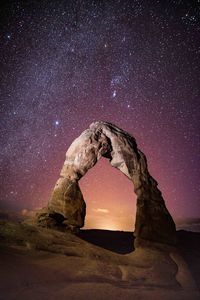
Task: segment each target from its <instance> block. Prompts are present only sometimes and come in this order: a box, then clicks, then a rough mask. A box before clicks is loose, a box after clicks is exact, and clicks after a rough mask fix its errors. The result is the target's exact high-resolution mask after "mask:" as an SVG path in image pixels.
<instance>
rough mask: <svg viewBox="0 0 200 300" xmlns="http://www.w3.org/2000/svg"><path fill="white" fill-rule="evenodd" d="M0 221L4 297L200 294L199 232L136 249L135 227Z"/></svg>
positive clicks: (0, 287) (7, 299) (169, 296)
mask: <svg viewBox="0 0 200 300" xmlns="http://www.w3.org/2000/svg"><path fill="white" fill-rule="evenodd" d="M0 225H1V226H0V278H1V280H0V299H1V300H11V299H12V300H14V299H20V300H23V299H29V300H32V299H34V300H37V299H38V300H39V299H43V300H45V299H48V300H51V299H52V300H53V299H59V300H62V299H63V300H64V299H101V300H102V299H105V300H106V299H141V300H142V299H145V300H146V299H155V300H156V299H162V300H165V299H166V300H168V299H173V300H176V299H180V300H184V299H185V300H189V299H190V300H195V299H200V298H199V291H198V288H197V287H198V286H199V283H200V282H199V275H200V267H199V265H200V264H199V263H200V254H199V253H200V251H199V250H200V249H199V248H200V246H199V245H200V243H199V241H200V234H199V233H189V232H185V231H180V232H179V233H178V236H179V245H178V248H173V247H168V246H163V245H161V244H157V245H155V243H154V244H153V245H152V244H151V243H149V244H146V243H144V245H143V246H142V245H141V246H140V247H138V248H136V250H135V251H132V250H133V249H131V247H132V246H131V247H130V243H131V239H132V237H131V233H123V232H109V231H99V230H93V231H82V232H81V233H80V234H79V236H75V235H72V234H70V233H69V232H59V231H55V230H51V229H44V228H39V227H35V226H33V225H29V224H26V223H21V222H11V221H8V220H2V221H1V224H0ZM98 237H99V239H98ZM108 240H109V241H110V243H108ZM114 240H115V243H113V241H114ZM95 244H96V245H95ZM97 244H98V246H97ZM111 245H112V246H111ZM106 248H107V249H106ZM108 249H110V250H108ZM120 253H123V254H120ZM124 253H126V254H124Z"/></svg>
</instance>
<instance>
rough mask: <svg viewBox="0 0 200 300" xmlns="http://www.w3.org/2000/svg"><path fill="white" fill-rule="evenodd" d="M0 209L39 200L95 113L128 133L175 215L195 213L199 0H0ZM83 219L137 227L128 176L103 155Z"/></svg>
mask: <svg viewBox="0 0 200 300" xmlns="http://www.w3.org/2000/svg"><path fill="white" fill-rule="evenodd" d="M1 3H2V4H1V7H0V51H1V52H0V57H1V60H0V78H1V79H0V105H1V118H0V121H1V123H0V132H1V162H0V165H1V189H0V209H1V210H2V209H4V210H22V209H34V208H38V207H42V206H45V205H46V204H47V201H48V199H49V196H50V193H51V190H52V188H53V187H54V185H55V182H56V180H57V179H58V177H59V172H60V169H61V167H62V164H63V162H64V159H65V152H66V150H67V148H68V147H69V146H70V144H71V143H72V142H73V140H74V139H75V138H76V137H77V136H79V134H81V132H82V131H83V130H85V129H86V128H87V127H88V126H89V125H90V123H92V122H93V121H99V120H102V121H108V122H112V123H114V124H116V125H117V126H119V127H121V128H122V129H124V130H126V131H128V132H129V133H130V134H132V135H133V136H134V137H135V138H136V140H137V143H138V146H139V148H140V149H141V150H142V151H143V152H144V153H145V154H146V156H147V159H148V164H149V170H150V173H151V174H152V176H153V177H155V179H156V180H157V181H158V183H159V188H160V189H161V191H162V192H163V195H164V199H165V201H166V205H167V207H168V209H169V210H170V212H171V214H172V216H173V217H175V218H183V217H198V216H200V202H199V200H200V199H199V192H200V185H199V177H200V171H199V170H200V130H199V128H200V124H199V123H200V1H199V0H196V1H181V0H179V1H134V0H133V1H120V0H115V1H114V0H113V1H100V0H99V1H67V0H66V1H4V3H3V2H2V1H1ZM80 185H81V188H82V191H83V194H84V198H85V201H86V204H87V219H86V225H87V227H97V228H110V229H124V230H125V229H126V230H129V229H131V228H132V227H133V226H134V214H135V205H136V203H135V195H134V192H133V187H132V185H131V182H130V181H129V180H128V179H127V178H126V177H125V176H124V175H123V174H122V173H120V172H119V171H118V170H116V169H114V168H112V167H111V166H110V165H109V161H106V160H105V159H102V160H100V161H99V163H98V164H97V165H96V166H95V167H94V168H93V169H92V170H90V171H89V172H88V173H87V174H86V175H85V177H84V178H82V179H81V181H80Z"/></svg>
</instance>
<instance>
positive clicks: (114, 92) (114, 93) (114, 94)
mask: <svg viewBox="0 0 200 300" xmlns="http://www.w3.org/2000/svg"><path fill="white" fill-rule="evenodd" d="M116 95H117V91H116V90H114V91H113V94H112V96H113V98H115V97H116Z"/></svg>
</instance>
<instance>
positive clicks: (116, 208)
mask: <svg viewBox="0 0 200 300" xmlns="http://www.w3.org/2000/svg"><path fill="white" fill-rule="evenodd" d="M80 188H81V191H82V193H83V197H84V200H85V202H86V216H85V224H84V227H83V228H82V229H81V230H80V232H79V234H78V236H79V237H80V238H82V239H83V240H86V241H87V242H90V243H92V244H94V245H97V246H99V247H102V248H105V249H108V250H110V251H113V252H116V253H120V254H126V253H130V252H132V251H133V250H134V243H133V241H134V236H133V231H134V227H135V214H136V194H135V193H134V190H133V185H132V183H131V181H130V180H129V179H128V178H127V177H126V176H124V174H123V173H122V172H120V171H119V170H118V169H116V168H113V167H112V166H111V165H110V162H109V160H108V159H106V158H101V159H100V160H99V161H98V162H97V164H96V165H95V166H94V167H93V168H92V169H90V170H89V171H88V172H87V174H86V175H85V176H84V177H83V178H82V179H81V180H80Z"/></svg>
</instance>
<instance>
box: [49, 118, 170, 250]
mask: <svg viewBox="0 0 200 300" xmlns="http://www.w3.org/2000/svg"><path fill="white" fill-rule="evenodd" d="M102 156H103V157H106V158H108V159H109V160H110V163H111V165H112V166H113V167H115V168H117V169H119V170H120V171H121V172H122V173H124V174H125V175H126V176H127V177H128V178H129V179H130V180H131V181H132V182H133V185H134V191H135V193H136V195H137V212H136V224H135V233H134V235H135V237H136V242H135V245H136V246H139V245H140V243H141V242H143V240H151V241H155V242H163V243H169V244H173V243H175V240H176V229H175V224H174V222H173V219H172V217H171V215H170V214H169V212H168V210H167V208H166V206H165V203H164V200H163V197H162V194H161V192H160V190H159V189H158V188H157V182H156V181H155V179H154V178H153V177H152V176H151V175H150V174H149V172H148V168H147V161H146V157H145V155H144V154H143V153H142V152H141V151H140V150H139V149H138V148H137V144H136V141H135V139H134V138H133V137H132V136H131V135H130V134H129V133H127V132H125V131H123V130H122V129H120V128H118V127H117V126H114V125H113V124H110V123H106V122H95V123H92V124H91V125H90V127H89V128H88V129H87V130H85V131H84V132H83V133H82V134H81V135H80V136H79V137H78V138H77V139H75V140H74V142H73V143H72V144H71V146H70V147H69V149H68V151H67V153H66V159H65V162H64V165H63V168H62V170H61V173H60V176H61V177H60V178H59V180H58V181H57V183H56V186H55V188H54V191H53V194H52V197H51V199H50V201H49V204H48V210H49V211H51V216H53V214H54V213H55V214H60V215H62V216H63V217H64V220H63V223H64V224H65V226H66V227H69V228H80V227H82V226H83V225H84V218H85V202H84V199H83V196H82V193H81V191H80V188H79V185H78V180H79V179H80V178H81V177H82V176H84V175H85V173H86V172H87V171H88V170H89V169H90V168H92V167H93V166H94V165H95V164H96V163H97V161H98V160H99V159H100V158H101V157H102ZM48 210H47V218H48Z"/></svg>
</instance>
